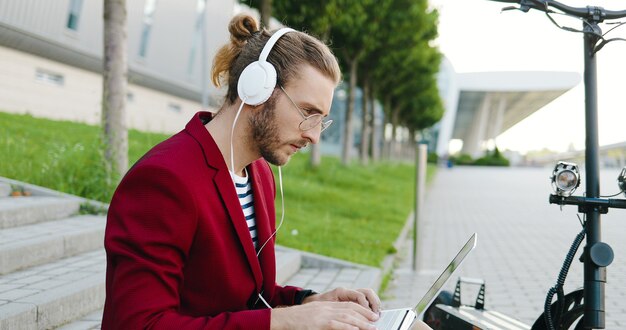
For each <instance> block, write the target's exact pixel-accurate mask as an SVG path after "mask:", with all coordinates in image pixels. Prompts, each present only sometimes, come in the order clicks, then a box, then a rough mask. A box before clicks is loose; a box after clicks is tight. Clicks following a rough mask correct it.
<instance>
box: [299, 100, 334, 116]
mask: <svg viewBox="0 0 626 330" xmlns="http://www.w3.org/2000/svg"><path fill="white" fill-rule="evenodd" d="M304 104H305V106H299V107H300V109H302V110H305V111H307V112H308V113H309V115H313V114H320V115H324V112H323V111H322V110H320V109H318V108H316V107H315V106H314V105H312V104H310V103H308V102H306V103H304ZM327 116H328V114H326V115H324V117H327Z"/></svg>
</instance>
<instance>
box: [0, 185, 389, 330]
mask: <svg viewBox="0 0 626 330" xmlns="http://www.w3.org/2000/svg"><path fill="white" fill-rule="evenodd" d="M12 187H21V188H22V190H24V191H25V192H27V194H28V195H29V196H20V197H12V196H10V193H11V191H12V190H14V189H13V188H12ZM84 205H89V206H90V207H89V209H106V205H105V204H101V203H98V202H94V201H90V200H86V199H83V198H79V197H76V196H72V195H68V194H63V193H59V192H56V191H53V190H49V189H46V188H42V187H38V186H34V185H30V184H26V183H22V182H17V181H13V180H10V179H6V178H2V177H0V329H3V330H4V329H7V330H13V329H55V328H56V329H65V330H68V329H99V328H100V321H101V316H102V307H103V305H104V298H105V290H104V288H105V269H106V257H105V253H104V249H103V246H102V245H103V240H104V227H105V222H106V217H105V216H104V215H91V214H80V213H81V212H80V209H81V206H84ZM276 254H277V255H276V259H277V282H278V283H280V284H283V285H296V286H301V287H306V288H309V289H312V290H315V291H318V292H322V291H326V290H328V289H330V288H334V287H338V286H343V287H349V288H359V287H371V288H376V289H378V287H379V286H380V282H381V279H382V275H381V274H382V272H381V270H380V269H378V268H372V267H367V266H362V265H357V264H353V263H349V262H345V261H342V260H338V259H333V258H328V257H324V256H319V255H315V254H311V253H306V252H302V251H297V250H293V249H289V248H286V247H278V248H277V252H276Z"/></svg>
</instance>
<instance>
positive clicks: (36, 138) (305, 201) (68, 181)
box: [0, 112, 432, 266]
mask: <svg viewBox="0 0 626 330" xmlns="http://www.w3.org/2000/svg"><path fill="white" fill-rule="evenodd" d="M100 134H101V129H100V127H97V126H90V125H85V124H79V123H73V122H67V121H52V120H46V119H39V118H33V117H32V116H28V115H13V114H7V113H2V112H0V155H2V158H1V161H0V176H4V177H8V178H12V179H16V180H20V181H25V182H29V183H33V184H36V185H41V186H44V187H48V188H51V189H55V190H60V191H63V192H67V193H70V194H75V195H79V196H83V197H86V198H90V199H95V200H100V201H104V202H109V200H110V198H111V195H112V193H113V191H114V189H115V187H108V186H107V185H106V183H105V181H106V180H105V174H104V168H103V165H102V152H101V150H102V148H101V144H100ZM166 138H167V135H163V134H154V133H145V132H139V131H136V130H130V131H129V160H130V163H131V164H132V163H134V162H135V161H136V160H137V159H139V157H141V156H142V155H143V154H144V153H145V152H146V151H147V150H148V149H150V148H151V147H152V146H154V145H155V144H157V143H159V142H160V141H162V140H164V139H166ZM282 170H283V186H284V193H285V221H284V224H283V226H282V228H281V229H280V231H279V232H278V243H279V244H282V245H285V246H289V247H293V248H296V249H301V250H305V251H310V252H314V253H320V254H324V255H327V256H332V257H336V258H341V259H344V260H349V261H353V262H358V263H362V264H368V265H372V266H379V265H380V263H381V261H382V260H383V259H384V257H385V256H386V255H387V254H388V253H392V252H394V251H393V246H392V243H393V242H394V241H395V239H396V238H397V236H398V234H399V233H400V230H401V229H402V226H403V225H404V223H405V221H406V219H407V216H408V215H409V213H410V212H411V209H412V208H413V194H414V176H415V168H414V166H413V164H406V163H395V162H394V163H391V162H381V163H376V164H371V165H367V166H362V165H358V164H354V165H351V166H343V165H341V164H340V162H339V160H338V159H337V158H334V157H324V159H323V161H322V165H321V166H320V167H319V168H316V169H311V168H310V167H309V166H308V155H307V154H298V155H295V156H294V158H293V159H292V160H291V162H289V164H287V165H286V166H284V167H283V169H282ZM431 172H432V171H431ZM275 173H276V171H275ZM276 182H277V184H278V175H276ZM277 189H278V188H277ZM277 195H278V194H277ZM280 202H281V201H280V198H279V197H277V199H276V209H277V213H278V216H279V218H278V219H277V221H279V220H280Z"/></svg>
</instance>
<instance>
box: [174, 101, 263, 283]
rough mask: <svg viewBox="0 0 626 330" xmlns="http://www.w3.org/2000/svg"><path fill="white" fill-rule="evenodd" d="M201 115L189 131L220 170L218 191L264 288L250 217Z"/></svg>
mask: <svg viewBox="0 0 626 330" xmlns="http://www.w3.org/2000/svg"><path fill="white" fill-rule="evenodd" d="M210 115H211V114H210V113H208V112H205V113H203V112H200V113H198V115H197V116H198V117H200V118H202V117H206V116H210ZM198 117H194V118H193V119H192V120H191V121H190V122H189V123H188V124H187V126H186V130H187V131H188V132H189V133H190V134H191V136H193V137H194V139H195V140H196V141H198V143H200V145H201V147H202V150H203V152H204V157H205V159H206V162H207V164H208V165H209V166H211V167H213V168H214V169H215V170H216V174H215V176H214V177H213V182H214V184H215V185H216V187H217V188H218V189H216V190H217V191H218V193H219V195H220V199H221V200H222V202H223V203H224V205H225V207H226V209H227V210H228V214H229V216H230V220H231V222H232V224H233V227H234V229H235V232H236V233H237V236H238V237H239V242H240V243H241V247H242V249H243V251H244V253H245V255H246V258H247V259H248V263H249V264H250V270H251V271H252V274H253V276H254V280H255V283H256V287H257V292H258V291H260V290H261V287H262V284H263V283H262V281H263V274H262V272H261V265H260V264H259V259H258V258H257V256H256V251H255V250H254V245H253V243H252V238H251V237H250V232H249V231H248V225H247V224H246V220H245V218H244V216H243V210H242V209H241V204H239V199H238V198H237V192H236V190H235V183H234V182H233V179H232V178H231V176H230V172H229V171H228V167H227V166H226V162H225V161H224V157H223V156H221V152H220V150H219V148H218V147H217V145H216V144H215V141H214V140H213V137H211V135H210V134H209V132H208V131H207V130H206V127H204V125H202V122H201V120H200V118H198ZM253 186H254V182H253ZM255 198H256V196H255ZM255 211H256V208H255Z"/></svg>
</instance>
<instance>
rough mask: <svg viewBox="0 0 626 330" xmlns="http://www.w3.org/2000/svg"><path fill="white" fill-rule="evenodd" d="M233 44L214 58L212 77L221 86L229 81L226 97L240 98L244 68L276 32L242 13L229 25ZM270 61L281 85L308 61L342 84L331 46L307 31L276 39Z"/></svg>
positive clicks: (287, 82)
mask: <svg viewBox="0 0 626 330" xmlns="http://www.w3.org/2000/svg"><path fill="white" fill-rule="evenodd" d="M228 31H229V32H230V43H228V44H226V45H224V46H223V47H222V48H220V50H219V51H218V52H217V54H216V55H215V58H214V59H213V69H212V73H211V80H212V81H213V84H214V85H215V86H217V87H220V86H221V85H222V82H223V81H227V82H228V91H227V92H226V100H227V101H228V102H229V103H233V102H235V100H236V99H237V97H238V95H237V82H238V80H239V76H240V75H241V72H242V71H243V69H244V68H245V67H246V66H247V65H248V64H250V63H252V62H254V61H257V60H258V59H259V55H260V54H261V50H262V49H263V47H264V46H265V44H266V43H267V41H268V40H269V38H270V36H271V35H272V33H270V32H268V31H267V30H265V29H263V30H262V31H259V28H258V23H257V21H256V20H255V19H254V18H252V17H251V16H249V15H246V14H239V15H237V16H235V17H233V19H232V20H231V21H230V24H229V25H228ZM267 61H268V62H270V63H272V64H273V65H274V67H275V68H276V74H277V76H278V77H277V82H276V83H277V84H278V85H280V86H286V85H288V84H289V81H290V80H291V79H293V78H294V77H297V76H298V71H299V69H300V68H299V66H301V65H302V64H308V65H311V66H312V67H314V68H315V69H317V70H319V71H320V72H321V73H322V74H323V75H325V76H326V77H328V78H330V79H331V80H333V81H334V82H335V84H338V83H339V81H340V80H341V71H340V69H339V64H338V63H337V59H336V58H335V56H334V55H333V54H332V52H331V51H330V49H329V48H328V47H327V46H326V45H325V44H324V43H322V42H321V41H319V40H318V39H316V38H314V37H312V36H310V35H308V34H306V33H304V32H289V33H287V34H285V35H283V36H282V37H280V39H278V41H277V42H276V44H275V45H274V47H273V48H272V51H271V52H270V54H269V56H268V57H267Z"/></svg>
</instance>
